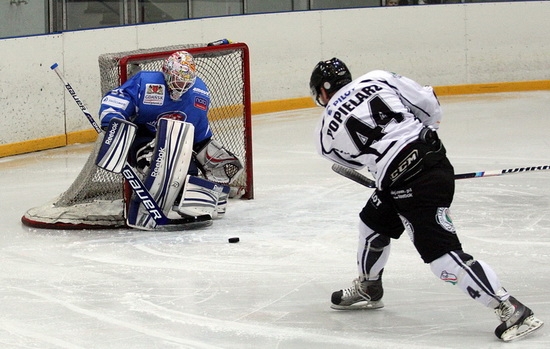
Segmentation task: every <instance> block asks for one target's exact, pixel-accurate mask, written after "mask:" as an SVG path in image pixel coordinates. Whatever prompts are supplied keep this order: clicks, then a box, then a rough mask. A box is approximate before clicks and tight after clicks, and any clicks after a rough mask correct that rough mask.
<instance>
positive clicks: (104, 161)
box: [96, 118, 137, 173]
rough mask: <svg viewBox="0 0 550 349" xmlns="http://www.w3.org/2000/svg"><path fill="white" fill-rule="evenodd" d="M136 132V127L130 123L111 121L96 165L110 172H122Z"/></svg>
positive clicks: (115, 119)
mask: <svg viewBox="0 0 550 349" xmlns="http://www.w3.org/2000/svg"><path fill="white" fill-rule="evenodd" d="M136 130H137V127H136V125H134V124H133V123H131V122H130V121H126V120H123V119H119V118H113V119H111V121H110V122H109V126H108V128H107V130H106V132H105V135H104V136H103V141H102V143H101V148H99V153H98V154H97V158H96V165H97V166H99V167H101V168H102V169H104V170H106V171H109V172H114V173H120V172H122V168H123V167H124V164H125V163H126V159H127V157H128V151H129V150H130V147H131V145H132V142H133V141H134V138H135V136H136Z"/></svg>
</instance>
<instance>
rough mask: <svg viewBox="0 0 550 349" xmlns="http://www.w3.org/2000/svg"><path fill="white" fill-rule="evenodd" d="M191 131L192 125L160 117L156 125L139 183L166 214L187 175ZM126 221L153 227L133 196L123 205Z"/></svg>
mask: <svg viewBox="0 0 550 349" xmlns="http://www.w3.org/2000/svg"><path fill="white" fill-rule="evenodd" d="M193 132H194V127H193V125H192V124H190V123H187V122H182V121H178V120H172V119H166V118H161V119H160V120H159V121H158V124H157V135H156V138H155V141H156V145H155V148H154V151H153V153H152V156H151V160H150V167H149V168H148V169H147V170H146V171H145V173H146V177H145V179H144V180H143V182H144V184H145V187H146V188H147V190H148V191H149V193H150V194H151V196H152V198H153V199H154V200H155V201H156V203H157V204H158V206H159V207H160V208H161V209H162V211H163V213H164V215H166V216H168V213H169V212H170V210H171V209H172V206H173V204H174V201H175V200H176V197H177V196H178V194H179V192H180V191H181V189H182V186H183V185H184V182H185V179H186V176H187V171H188V169H189V163H190V161H191V156H192V153H193ZM169 218H170V217H169ZM126 220H127V224H128V226H131V227H134V228H138V229H154V228H156V226H157V223H156V222H155V221H154V220H153V219H152V218H151V215H150V214H149V213H148V212H147V210H146V208H145V207H144V206H143V204H142V202H141V200H139V198H138V197H136V195H133V196H132V198H131V199H130V201H129V204H128V205H127V211H126Z"/></svg>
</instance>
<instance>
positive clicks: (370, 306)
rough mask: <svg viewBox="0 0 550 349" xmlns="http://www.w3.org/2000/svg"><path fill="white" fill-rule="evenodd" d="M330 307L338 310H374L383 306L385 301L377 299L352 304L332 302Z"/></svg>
mask: <svg viewBox="0 0 550 349" xmlns="http://www.w3.org/2000/svg"><path fill="white" fill-rule="evenodd" d="M330 307H331V308H332V309H336V310H374V309H380V308H383V307H384V303H383V302H382V301H376V302H359V303H355V304H352V305H337V304H331V305H330Z"/></svg>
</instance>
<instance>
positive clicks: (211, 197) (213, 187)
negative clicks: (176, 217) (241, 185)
mask: <svg viewBox="0 0 550 349" xmlns="http://www.w3.org/2000/svg"><path fill="white" fill-rule="evenodd" d="M228 195H229V186H227V185H223V184H217V183H214V182H211V181H209V180H206V179H203V178H199V177H196V176H187V179H186V181H185V185H184V187H183V191H182V195H181V199H180V202H179V204H178V205H177V207H174V211H175V212H177V213H178V214H180V215H181V216H183V217H186V216H191V217H194V216H204V215H208V216H210V218H222V217H223V215H224V214H225V207H226V205H227V198H228Z"/></svg>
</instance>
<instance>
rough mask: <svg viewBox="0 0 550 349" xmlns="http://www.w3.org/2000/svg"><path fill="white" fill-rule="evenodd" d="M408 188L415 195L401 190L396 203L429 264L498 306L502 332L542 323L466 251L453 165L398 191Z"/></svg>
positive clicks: (504, 335)
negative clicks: (454, 210) (455, 215)
mask: <svg viewBox="0 0 550 349" xmlns="http://www.w3.org/2000/svg"><path fill="white" fill-rule="evenodd" d="M433 188H438V190H437V191H434V190H433ZM406 191H410V192H411V193H414V195H413V196H410V197H407V196H406V195H399V196H397V195H396V196H395V197H394V202H395V203H396V206H397V207H398V210H399V212H400V214H401V218H402V220H403V223H404V225H405V227H407V228H408V229H407V230H408V231H409V234H410V236H411V240H412V241H413V243H414V246H415V247H416V249H417V251H418V252H419V254H420V256H421V257H422V259H423V260H424V262H426V263H429V264H430V268H431V270H432V272H433V273H434V274H435V275H436V276H437V277H438V278H439V279H441V280H443V281H445V282H449V283H451V284H453V285H457V286H458V287H459V288H460V289H461V290H462V291H463V292H465V293H466V294H467V295H469V296H470V297H471V298H473V299H474V300H476V301H478V302H480V303H481V304H483V305H485V306H487V307H489V308H491V309H495V311H496V312H497V314H498V315H499V319H500V321H501V322H502V323H501V325H500V326H499V327H498V328H497V329H496V330H495V334H496V335H497V337H499V338H501V339H503V340H511V339H515V338H519V337H521V336H523V335H525V334H527V333H529V332H532V331H533V330H535V329H537V328H539V327H540V326H541V325H542V322H540V320H537V319H536V318H534V316H533V313H532V311H531V310H530V309H529V308H527V307H525V306H524V305H523V304H521V303H520V302H519V301H517V300H516V299H515V298H513V297H511V296H510V295H509V294H508V292H507V291H506V290H505V289H504V288H502V286H501V284H500V280H499V279H498V276H497V275H496V273H495V272H494V270H493V269H492V268H491V267H490V266H489V265H488V264H487V263H485V262H483V261H480V260H475V259H474V258H473V257H472V256H471V255H469V254H467V253H465V252H463V250H462V246H461V243H460V241H459V238H458V236H457V234H456V230H455V227H454V225H453V221H452V219H451V215H450V210H449V207H450V205H451V202H452V197H453V194H454V179H453V172H452V170H451V169H450V164H448V163H447V161H443V162H442V163H441V164H440V165H437V166H434V167H433V168H431V169H429V170H428V171H426V173H425V175H424V176H422V177H421V178H419V179H415V180H413V181H412V182H410V183H408V187H406V188H400V189H398V190H396V191H394V192H395V193H397V194H399V193H404V192H406ZM424 194H426V195H424ZM520 327H521V328H520Z"/></svg>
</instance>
